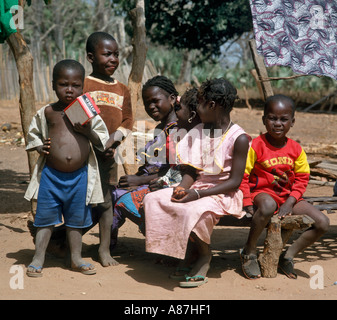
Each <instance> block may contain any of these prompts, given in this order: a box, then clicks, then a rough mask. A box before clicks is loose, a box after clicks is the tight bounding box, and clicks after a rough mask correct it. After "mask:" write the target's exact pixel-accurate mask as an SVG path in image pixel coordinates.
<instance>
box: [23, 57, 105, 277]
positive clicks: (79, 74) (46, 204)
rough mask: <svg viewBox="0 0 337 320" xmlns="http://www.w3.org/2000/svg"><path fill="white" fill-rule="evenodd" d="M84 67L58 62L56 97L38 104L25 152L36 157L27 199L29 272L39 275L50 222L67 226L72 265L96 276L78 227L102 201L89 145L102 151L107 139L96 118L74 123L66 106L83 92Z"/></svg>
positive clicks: (87, 221) (48, 235) (93, 158)
mask: <svg viewBox="0 0 337 320" xmlns="http://www.w3.org/2000/svg"><path fill="white" fill-rule="evenodd" d="M84 75H85V71H84V68H83V66H82V65H81V64H80V63H79V62H77V61H75V60H62V61H60V62H58V63H57V64H56V65H55V67H54V70H53V90H54V91H55V93H56V96H57V98H58V101H57V102H55V103H51V104H49V105H47V106H45V107H43V108H41V109H40V110H39V111H38V112H37V114H36V115H35V117H34V118H33V120H32V122H31V125H30V128H29V133H28V137H27V147H26V150H29V151H32V150H36V151H37V152H38V153H39V154H40V157H39V159H38V161H37V164H36V167H35V169H34V172H33V175H32V178H31V181H30V184H29V186H28V189H27V192H26V194H25V198H26V199H27V200H31V199H32V198H37V209H36V216H35V220H34V226H35V227H37V233H36V239H35V246H36V251H35V255H34V258H33V261H32V262H31V264H30V265H29V266H28V268H27V275H28V276H31V277H40V276H42V267H43V263H44V260H45V253H46V249H47V246H48V243H49V240H50V237H51V234H52V230H53V227H54V225H56V224H60V223H62V214H63V217H64V221H65V225H66V227H67V237H68V240H69V247H70V253H71V268H72V269H73V270H75V271H80V272H82V273H83V274H95V273H96V270H95V267H94V266H93V265H92V264H90V263H86V262H85V261H84V260H83V259H82V256H81V251H82V228H85V227H88V226H90V225H91V224H92V219H91V204H93V203H100V202H102V201H103V194H102V190H101V183H100V177H99V173H98V166H97V161H96V157H95V153H94V151H93V147H92V146H95V147H96V148H98V149H100V150H101V151H103V150H104V147H105V145H106V142H107V140H108V138H109V136H108V132H107V129H106V126H105V124H104V122H103V120H102V119H101V118H100V116H96V117H94V118H93V119H92V120H91V121H90V122H88V123H87V124H85V125H81V124H80V123H76V124H75V125H74V126H73V125H72V124H71V122H70V121H69V119H68V118H67V116H66V115H65V113H64V109H65V108H66V107H67V106H68V105H69V104H70V103H71V102H72V101H73V100H75V99H76V98H77V97H78V96H80V95H81V94H82V91H83V83H84Z"/></svg>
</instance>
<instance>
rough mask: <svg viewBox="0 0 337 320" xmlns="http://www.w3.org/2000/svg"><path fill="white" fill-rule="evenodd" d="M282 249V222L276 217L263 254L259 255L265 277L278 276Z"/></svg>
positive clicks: (269, 227)
mask: <svg viewBox="0 0 337 320" xmlns="http://www.w3.org/2000/svg"><path fill="white" fill-rule="evenodd" d="M282 248H283V242H282V237H281V220H280V219H279V218H278V217H277V216H276V215H275V216H273V217H272V218H271V221H270V223H269V226H268V229H267V236H266V239H265V241H264V250H263V253H261V254H260V255H259V262H260V267H261V274H262V276H263V277H265V278H275V277H276V276H277V265H278V260H279V257H280V254H281V252H282Z"/></svg>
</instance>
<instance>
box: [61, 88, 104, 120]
mask: <svg viewBox="0 0 337 320" xmlns="http://www.w3.org/2000/svg"><path fill="white" fill-rule="evenodd" d="M64 112H65V114H66V115H67V117H68V118H69V120H70V122H71V123H72V124H73V125H74V124H75V123H77V122H80V123H81V124H82V125H83V124H85V123H87V122H88V121H90V119H92V118H93V117H95V116H96V115H98V114H99V113H100V112H101V111H100V110H99V109H98V107H97V106H96V103H95V102H94V100H93V99H92V97H91V96H90V94H89V93H86V94H83V95H82V96H79V97H78V98H77V99H76V100H74V101H73V102H72V103H71V104H70V105H69V106H68V107H66V108H65V109H64Z"/></svg>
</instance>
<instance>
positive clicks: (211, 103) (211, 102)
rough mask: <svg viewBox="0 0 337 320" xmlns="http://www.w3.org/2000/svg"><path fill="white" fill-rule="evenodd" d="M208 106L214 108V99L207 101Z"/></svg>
mask: <svg viewBox="0 0 337 320" xmlns="http://www.w3.org/2000/svg"><path fill="white" fill-rule="evenodd" d="M209 108H210V109H211V110H214V109H215V101H213V100H211V101H209Z"/></svg>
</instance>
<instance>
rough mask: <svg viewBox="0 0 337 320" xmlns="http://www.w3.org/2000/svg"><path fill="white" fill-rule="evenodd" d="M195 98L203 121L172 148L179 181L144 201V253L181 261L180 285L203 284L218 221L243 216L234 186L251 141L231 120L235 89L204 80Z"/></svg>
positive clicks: (218, 81) (225, 83) (223, 81)
mask: <svg viewBox="0 0 337 320" xmlns="http://www.w3.org/2000/svg"><path fill="white" fill-rule="evenodd" d="M197 96H198V106H197V113H198V115H199V117H200V120H201V122H202V123H201V124H198V125H196V126H195V127H194V128H192V129H191V130H190V131H189V132H188V133H187V134H186V135H185V136H184V137H183V138H182V140H181V141H180V142H179V143H178V144H177V149H176V150H177V156H178V159H179V164H180V165H182V166H183V167H184V169H182V174H183V178H182V181H181V183H180V184H179V185H178V186H177V187H175V188H165V189H162V190H158V191H155V192H152V193H149V194H147V195H146V197H145V198H144V211H145V224H146V251H147V252H152V253H158V254H163V255H167V256H171V257H175V258H178V259H185V261H184V262H186V263H185V265H184V264H181V265H180V267H181V269H182V268H184V269H185V268H188V269H189V270H190V271H189V272H188V273H187V272H185V273H183V274H181V275H180V277H179V275H178V274H174V275H173V276H174V279H178V278H180V279H181V280H183V281H181V282H180V286H181V287H198V286H200V285H202V284H204V283H205V282H207V277H206V275H207V272H208V270H209V267H210V261H211V258H212V254H211V249H210V239H211V234H212V231H213V228H214V225H215V224H216V223H217V222H218V221H219V218H220V217H221V216H223V215H228V214H230V215H234V216H236V217H238V218H240V217H242V216H244V212H243V210H242V200H243V194H242V192H241V191H240V190H239V186H240V184H241V181H242V177H243V174H244V170H245V163H246V157H247V152H248V148H249V142H250V138H249V137H248V136H247V135H246V133H245V132H244V130H243V129H242V128H241V127H239V126H238V125H237V124H233V123H232V122H231V119H230V112H231V110H232V108H233V105H234V101H235V99H236V96H237V91H236V89H235V88H234V87H233V86H232V85H231V84H230V83H229V82H228V81H227V80H226V79H223V78H220V79H213V80H209V81H206V82H204V83H203V84H202V85H201V87H200V88H199V90H198V95H197ZM189 239H192V240H189ZM191 241H193V242H194V247H195V249H196V251H197V258H196V261H195V263H194V266H193V268H191V265H188V264H187V263H188V262H190V261H188V260H189V256H190V252H189V250H192V249H193V248H192V246H191V245H190V244H191ZM181 271H184V270H181ZM186 273H187V274H186ZM185 274H186V276H185ZM171 278H172V277H171Z"/></svg>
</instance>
